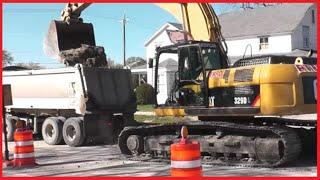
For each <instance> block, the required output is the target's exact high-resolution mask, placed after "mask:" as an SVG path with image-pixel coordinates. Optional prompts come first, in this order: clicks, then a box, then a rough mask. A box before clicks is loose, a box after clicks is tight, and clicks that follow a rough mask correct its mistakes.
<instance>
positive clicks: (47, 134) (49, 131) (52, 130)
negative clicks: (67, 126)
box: [41, 117, 62, 145]
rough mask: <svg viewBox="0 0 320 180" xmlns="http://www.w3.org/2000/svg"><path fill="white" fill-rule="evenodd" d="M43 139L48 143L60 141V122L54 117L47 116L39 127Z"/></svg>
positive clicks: (52, 143)
mask: <svg viewBox="0 0 320 180" xmlns="http://www.w3.org/2000/svg"><path fill="white" fill-rule="evenodd" d="M41 133H42V137H43V140H44V141H45V142H46V143H47V144H49V145H57V144H60V143H61V142H62V122H61V121H60V120H59V119H58V118H56V117H48V118H47V119H46V120H44V122H43V124H42V128H41Z"/></svg>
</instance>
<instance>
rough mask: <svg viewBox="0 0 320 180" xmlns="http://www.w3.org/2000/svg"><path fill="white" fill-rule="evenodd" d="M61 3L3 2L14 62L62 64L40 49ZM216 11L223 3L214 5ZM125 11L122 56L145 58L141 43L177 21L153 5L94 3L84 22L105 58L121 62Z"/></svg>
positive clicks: (7, 46)
mask: <svg viewBox="0 0 320 180" xmlns="http://www.w3.org/2000/svg"><path fill="white" fill-rule="evenodd" d="M64 6H65V4H64V3H62V4H59V3H46V4H38V3H37V4H30V3H28V4H25V3H4V4H3V34H2V35H3V42H2V43H3V48H4V49H5V50H7V51H8V52H10V53H11V55H12V56H13V58H14V63H20V62H21V63H28V62H35V63H39V64H40V65H41V66H44V67H47V68H52V67H63V65H62V64H61V63H59V62H58V61H57V60H55V59H51V58H50V57H47V56H46V55H45V54H44V52H43V48H42V44H43V39H44V37H45V34H46V33H47V30H48V27H49V23H50V21H51V20H53V19H60V12H61V11H62V9H63V8H64ZM213 7H214V10H215V11H216V13H217V14H220V13H222V12H223V11H224V10H225V8H226V5H225V4H214V6H213ZM124 13H125V14H126V16H127V18H128V23H127V26H126V47H127V48H126V57H127V58H128V57H131V56H139V57H142V58H145V47H144V43H145V42H146V41H147V39H149V37H151V36H152V35H153V34H154V33H155V32H156V31H157V30H158V29H159V28H160V27H161V26H162V25H164V24H165V23H166V22H177V20H176V19H175V18H174V17H173V16H172V15H170V14H169V13H168V12H166V11H165V10H163V9H161V8H159V7H157V6H155V5H153V4H142V3H140V4H106V3H95V4H92V5H91V6H89V7H88V8H87V9H86V10H85V11H83V12H82V14H81V17H82V18H83V19H84V22H90V23H92V24H93V26H94V31H95V40H96V45H98V46H103V47H104V48H105V52H106V55H107V57H108V58H111V59H112V60H114V61H115V62H116V63H121V62H122V58H123V55H122V54H123V53H122V24H121V22H120V21H121V19H122V18H123V14H124Z"/></svg>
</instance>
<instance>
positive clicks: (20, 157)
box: [13, 129, 36, 167]
mask: <svg viewBox="0 0 320 180" xmlns="http://www.w3.org/2000/svg"><path fill="white" fill-rule="evenodd" d="M14 143H15V146H14V154H13V166H18V167H21V166H30V165H36V162H35V157H34V147H33V136H32V131H30V130H24V131H20V130H19V129H17V130H16V131H15V132H14Z"/></svg>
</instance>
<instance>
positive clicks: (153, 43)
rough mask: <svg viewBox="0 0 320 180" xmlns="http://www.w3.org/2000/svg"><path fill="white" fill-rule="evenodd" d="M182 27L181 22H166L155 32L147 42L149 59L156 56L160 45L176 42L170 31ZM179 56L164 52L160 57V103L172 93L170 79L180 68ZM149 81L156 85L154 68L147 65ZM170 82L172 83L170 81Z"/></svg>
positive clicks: (158, 97) (158, 96)
mask: <svg viewBox="0 0 320 180" xmlns="http://www.w3.org/2000/svg"><path fill="white" fill-rule="evenodd" d="M181 29H182V25H181V24H177V23H170V22H168V23H166V24H164V25H163V26H162V27H161V28H160V29H159V30H158V31H157V32H155V33H154V34H153V35H152V36H151V37H150V38H149V39H148V40H147V41H146V43H145V47H146V53H147V54H146V57H147V60H149V59H150V58H154V57H155V53H156V48H157V47H159V46H166V45H171V44H174V43H175V40H174V39H172V38H171V36H170V32H173V31H180V30H181ZM177 61H178V56H177V55H174V54H163V55H161V58H160V59H159V71H158V75H159V76H158V77H159V78H158V82H159V83H158V92H159V94H158V95H157V100H158V103H159V104H163V103H165V100H166V99H167V97H168V94H169V93H170V89H171V86H172V83H171V81H168V80H169V79H173V78H174V72H176V71H177V70H178V63H177ZM147 81H148V84H151V85H152V86H154V69H152V68H149V67H147ZM168 82H170V83H168Z"/></svg>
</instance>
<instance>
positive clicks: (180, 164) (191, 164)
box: [171, 159, 201, 168]
mask: <svg viewBox="0 0 320 180" xmlns="http://www.w3.org/2000/svg"><path fill="white" fill-rule="evenodd" d="M200 166H201V160H200V159H198V160H194V161H171V168H197V167H200Z"/></svg>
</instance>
